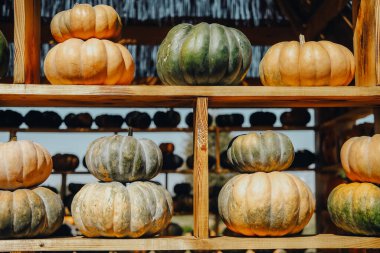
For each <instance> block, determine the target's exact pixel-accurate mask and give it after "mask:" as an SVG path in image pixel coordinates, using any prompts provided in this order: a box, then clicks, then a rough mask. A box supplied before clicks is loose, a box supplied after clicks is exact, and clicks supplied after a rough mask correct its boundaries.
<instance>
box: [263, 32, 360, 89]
mask: <svg viewBox="0 0 380 253" xmlns="http://www.w3.org/2000/svg"><path fill="white" fill-rule="evenodd" d="M259 68H260V69H259V71H260V79H261V82H262V83H263V85H267V86H343V85H348V84H349V83H350V82H351V81H352V79H353V77H354V74H355V61H354V56H353V55H352V53H351V51H350V50H348V49H347V48H346V47H344V46H342V45H339V44H335V43H333V42H330V41H319V42H315V41H309V42H306V43H305V41H304V38H303V36H302V35H301V36H300V42H298V41H289V42H288V41H287V42H280V43H277V44H275V45H274V46H272V47H271V48H270V49H269V50H268V51H267V53H266V54H265V55H264V58H263V59H262V60H261V62H260V67H259Z"/></svg>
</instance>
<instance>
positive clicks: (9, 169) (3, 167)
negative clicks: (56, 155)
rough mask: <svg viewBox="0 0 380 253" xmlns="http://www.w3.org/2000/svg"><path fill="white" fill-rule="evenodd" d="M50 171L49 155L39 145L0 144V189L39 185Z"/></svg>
mask: <svg viewBox="0 0 380 253" xmlns="http://www.w3.org/2000/svg"><path fill="white" fill-rule="evenodd" d="M52 169H53V162H52V158H51V155H50V154H49V152H48V151H47V150H46V149H45V148H44V147H42V146H41V145H40V144H38V143H35V142H32V141H26V140H20V141H10V142H5V143H0V189H5V190H15V189H18V188H27V187H32V186H35V185H38V184H41V183H42V182H44V181H45V180H46V179H47V178H48V177H49V175H50V173H51V171H52Z"/></svg>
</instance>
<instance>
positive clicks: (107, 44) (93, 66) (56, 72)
mask: <svg viewBox="0 0 380 253" xmlns="http://www.w3.org/2000/svg"><path fill="white" fill-rule="evenodd" d="M44 71H45V75H46V77H47V79H48V80H49V82H50V83H52V84H106V85H114V84H130V83H131V82H132V80H133V78H134V73H135V64H134V62H133V58H132V56H131V54H130V53H129V51H128V49H127V48H126V47H124V46H123V45H121V44H118V43H114V42H112V41H109V40H99V39H89V40H87V41H83V40H81V39H69V40H66V41H65V42H63V43H60V44H58V45H56V46H55V47H53V48H52V49H51V50H50V51H49V52H48V54H47V56H46V58H45V62H44Z"/></svg>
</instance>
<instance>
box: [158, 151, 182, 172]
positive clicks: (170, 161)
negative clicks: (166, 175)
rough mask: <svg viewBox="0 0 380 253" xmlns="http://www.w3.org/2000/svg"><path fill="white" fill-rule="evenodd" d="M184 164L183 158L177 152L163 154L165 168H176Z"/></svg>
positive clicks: (163, 166)
mask: <svg viewBox="0 0 380 253" xmlns="http://www.w3.org/2000/svg"><path fill="white" fill-rule="evenodd" d="M182 164H183V159H182V157H180V156H179V155H176V154H162V168H163V169H164V170H176V169H178V168H179V167H181V166H182Z"/></svg>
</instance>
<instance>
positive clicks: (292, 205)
mask: <svg viewBox="0 0 380 253" xmlns="http://www.w3.org/2000/svg"><path fill="white" fill-rule="evenodd" d="M218 209H219V214H220V217H221V218H222V220H223V222H224V223H225V224H226V226H227V227H228V228H229V229H230V230H232V231H233V232H236V233H239V234H243V235H246V236H283V235H287V234H296V233H298V232H300V231H301V230H302V229H303V228H304V227H305V226H306V225H307V223H308V222H309V220H310V218H311V216H312V215H313V213H314V210H315V200H314V198H313V195H312V193H311V191H310V189H309V187H308V186H307V185H306V184H305V183H304V182H303V181H302V180H300V179H299V178H298V177H296V176H294V175H291V174H288V173H285V172H277V171H275V172H271V173H264V172H257V173H253V174H241V175H237V176H235V177H233V178H232V179H230V180H229V181H228V182H227V183H226V184H225V185H224V186H223V188H222V190H221V191H220V193H219V197H218Z"/></svg>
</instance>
